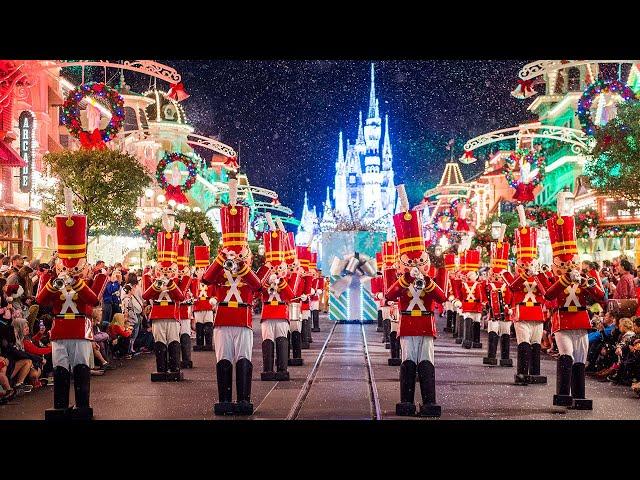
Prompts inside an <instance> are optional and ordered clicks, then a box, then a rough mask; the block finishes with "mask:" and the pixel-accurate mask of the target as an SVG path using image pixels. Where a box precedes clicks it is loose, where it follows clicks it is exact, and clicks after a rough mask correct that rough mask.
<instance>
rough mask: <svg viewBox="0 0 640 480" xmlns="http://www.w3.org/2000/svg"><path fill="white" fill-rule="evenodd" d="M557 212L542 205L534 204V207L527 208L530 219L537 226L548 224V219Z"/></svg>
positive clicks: (526, 211)
mask: <svg viewBox="0 0 640 480" xmlns="http://www.w3.org/2000/svg"><path fill="white" fill-rule="evenodd" d="M555 213H556V212H554V211H553V210H551V209H550V208H547V207H543V206H540V205H534V206H532V207H528V208H527V209H526V210H525V214H526V216H527V218H528V219H529V220H531V221H532V223H533V225H535V226H543V225H545V224H546V222H547V220H548V219H550V218H551V217H553V216H554V215H555Z"/></svg>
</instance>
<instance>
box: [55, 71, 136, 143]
mask: <svg viewBox="0 0 640 480" xmlns="http://www.w3.org/2000/svg"><path fill="white" fill-rule="evenodd" d="M87 97H89V98H93V99H95V100H96V101H98V102H99V103H101V104H106V106H107V108H108V109H109V111H110V112H111V119H110V120H109V123H108V124H107V126H106V127H105V128H104V129H98V128H96V129H95V130H94V131H92V132H87V131H85V130H83V129H82V124H81V122H80V102H82V100H84V99H85V98H87ZM60 121H61V122H62V124H63V125H64V126H65V127H67V129H68V130H69V133H70V134H71V135H73V136H74V137H76V138H77V139H79V140H80V142H81V143H82V146H83V147H84V148H88V149H94V148H96V149H103V148H105V142H108V141H110V140H112V139H113V137H114V136H115V135H116V134H117V133H118V132H119V131H120V129H121V128H122V122H123V121H124V99H123V98H122V96H121V95H120V94H119V93H118V92H117V91H116V90H114V89H113V88H111V87H108V86H107V85H105V84H104V83H97V82H89V83H85V84H83V85H80V86H78V87H76V88H75V89H73V90H71V91H70V92H69V94H68V95H67V98H66V99H65V101H64V104H63V105H62V112H61V113H60Z"/></svg>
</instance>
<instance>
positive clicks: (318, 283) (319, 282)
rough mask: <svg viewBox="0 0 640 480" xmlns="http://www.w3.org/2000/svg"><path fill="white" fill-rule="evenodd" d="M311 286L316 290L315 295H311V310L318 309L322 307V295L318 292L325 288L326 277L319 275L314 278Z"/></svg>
mask: <svg viewBox="0 0 640 480" xmlns="http://www.w3.org/2000/svg"><path fill="white" fill-rule="evenodd" d="M311 288H313V289H314V290H315V291H314V292H313V295H311V297H310V304H309V305H310V308H311V310H318V309H319V308H320V295H321V293H318V292H322V290H323V289H324V277H317V278H314V279H313V282H312V283H311Z"/></svg>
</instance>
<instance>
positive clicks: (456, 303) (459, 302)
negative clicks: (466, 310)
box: [453, 298, 462, 308]
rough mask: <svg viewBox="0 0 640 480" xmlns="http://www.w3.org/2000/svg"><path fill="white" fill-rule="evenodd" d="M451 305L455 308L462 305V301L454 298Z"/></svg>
mask: <svg viewBox="0 0 640 480" xmlns="http://www.w3.org/2000/svg"><path fill="white" fill-rule="evenodd" d="M453 306H454V307H456V308H460V307H462V302H461V301H460V300H458V299H457V298H456V299H455V300H454V301H453Z"/></svg>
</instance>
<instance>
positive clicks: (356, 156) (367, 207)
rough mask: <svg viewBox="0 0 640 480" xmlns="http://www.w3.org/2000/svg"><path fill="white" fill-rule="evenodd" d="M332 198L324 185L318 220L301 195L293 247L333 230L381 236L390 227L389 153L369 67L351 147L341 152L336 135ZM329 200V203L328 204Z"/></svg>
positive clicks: (393, 204) (386, 127) (392, 199)
mask: <svg viewBox="0 0 640 480" xmlns="http://www.w3.org/2000/svg"><path fill="white" fill-rule="evenodd" d="M335 167H336V173H335V183H334V187H333V195H331V192H330V188H329V187H327V197H326V199H325V202H324V205H323V212H322V217H321V218H318V215H317V213H316V207H315V206H314V207H313V208H309V205H308V200H307V194H306V192H305V198H304V207H303V211H302V217H301V219H300V226H299V227H298V232H297V234H296V243H299V244H305V243H308V242H309V240H310V239H311V237H312V236H313V235H317V234H318V233H320V232H326V231H332V230H335V229H336V228H338V229H345V230H346V229H350V228H349V227H348V225H352V226H355V225H357V226H358V227H355V228H354V229H363V227H364V226H366V227H368V228H367V229H370V230H375V231H382V232H385V231H387V229H388V228H389V227H390V226H391V225H392V216H393V213H394V211H395V207H396V189H395V184H394V182H393V154H392V152H391V139H390V137H389V115H385V120H384V139H383V138H382V119H381V118H380V107H379V101H378V98H377V97H376V85H375V72H374V66H373V64H371V91H370V94H369V111H368V115H367V119H366V120H365V122H364V125H363V122H362V111H360V119H359V123H358V135H357V138H356V141H355V143H351V142H350V140H349V139H347V145H346V151H345V148H344V143H343V139H342V132H340V133H339V135H338V155H337V160H336V163H335ZM331 197H333V204H332V202H331Z"/></svg>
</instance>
